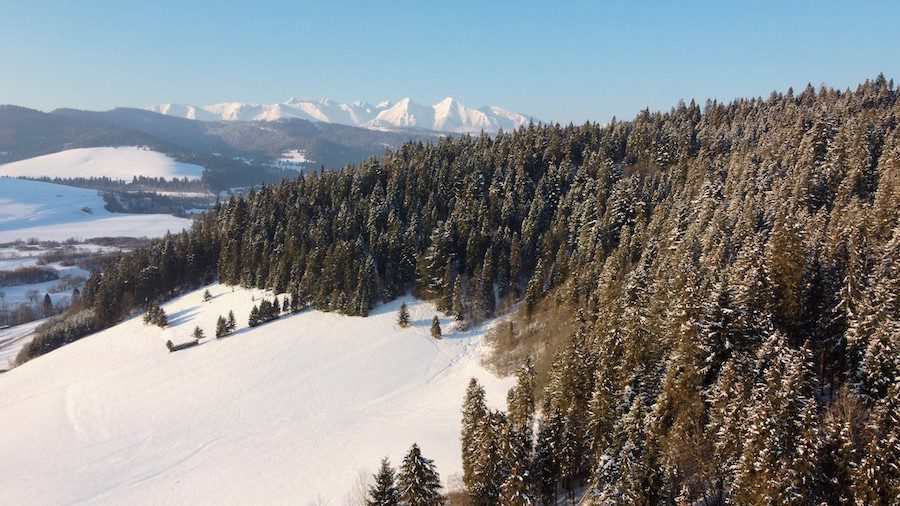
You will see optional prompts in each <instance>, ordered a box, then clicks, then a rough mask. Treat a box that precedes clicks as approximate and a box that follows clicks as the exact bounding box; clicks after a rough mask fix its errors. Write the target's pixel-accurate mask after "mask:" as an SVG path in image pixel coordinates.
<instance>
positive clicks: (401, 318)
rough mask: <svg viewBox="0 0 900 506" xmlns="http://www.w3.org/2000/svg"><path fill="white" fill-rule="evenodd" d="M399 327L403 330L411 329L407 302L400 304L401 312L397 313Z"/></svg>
mask: <svg viewBox="0 0 900 506" xmlns="http://www.w3.org/2000/svg"><path fill="white" fill-rule="evenodd" d="M397 325H399V326H400V327H402V328H406V327H409V309H407V308H406V302H401V303H400V311H399V312H398V313H397Z"/></svg>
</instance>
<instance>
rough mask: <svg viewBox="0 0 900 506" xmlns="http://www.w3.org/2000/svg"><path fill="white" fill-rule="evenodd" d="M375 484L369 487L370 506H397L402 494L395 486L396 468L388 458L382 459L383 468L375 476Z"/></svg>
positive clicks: (368, 502)
mask: <svg viewBox="0 0 900 506" xmlns="http://www.w3.org/2000/svg"><path fill="white" fill-rule="evenodd" d="M374 478H375V483H374V484H373V485H371V486H370V487H369V495H368V497H367V498H366V504H367V505H368V506H397V505H398V504H399V500H400V494H399V493H398V492H397V486H396V485H395V484H394V468H392V467H391V463H390V462H389V461H388V459H387V457H385V458H383V459H381V467H380V468H379V469H378V472H377V473H375V475H374Z"/></svg>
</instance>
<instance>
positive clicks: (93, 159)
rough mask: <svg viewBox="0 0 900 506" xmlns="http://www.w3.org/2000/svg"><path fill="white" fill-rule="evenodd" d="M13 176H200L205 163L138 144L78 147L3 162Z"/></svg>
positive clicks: (0, 171) (1, 172)
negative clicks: (138, 145) (190, 160)
mask: <svg viewBox="0 0 900 506" xmlns="http://www.w3.org/2000/svg"><path fill="white" fill-rule="evenodd" d="M0 175H3V176H11V177H35V178H36V177H44V176H46V177H51V178H53V177H60V178H74V177H86V178H87V177H104V176H106V177H108V178H111V179H121V180H125V181H131V179H132V178H133V177H134V176H144V177H162V178H166V179H173V178H178V179H183V178H188V179H200V176H202V175H203V167H201V166H199V165H194V164H191V163H181V162H176V161H175V160H174V159H172V158H170V157H168V156H166V155H165V154H163V153H159V152H156V151H151V150H149V149H146V148H140V147H135V146H129V147H121V148H77V149H68V150H66V151H60V152H58V153H52V154H49V155H43V156H38V157H35V158H29V159H27V160H20V161H18V162H12V163H7V164H4V165H0Z"/></svg>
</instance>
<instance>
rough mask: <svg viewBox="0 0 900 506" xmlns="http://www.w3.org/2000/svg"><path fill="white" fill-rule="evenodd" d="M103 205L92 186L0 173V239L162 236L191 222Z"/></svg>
mask: <svg viewBox="0 0 900 506" xmlns="http://www.w3.org/2000/svg"><path fill="white" fill-rule="evenodd" d="M104 205H105V202H103V198H102V197H101V196H100V195H99V194H98V193H97V191H96V190H88V189H85V188H75V187H72V186H64V185H58V184H53V183H45V182H42V181H29V180H24V179H11V178H0V243H4V242H12V241H15V240H17V239H29V238H32V237H34V238H37V239H41V240H45V241H62V240H65V239H69V238H76V239H86V238H91V237H161V236H163V235H165V234H166V232H172V233H176V232H180V231H181V230H183V229H187V228H190V227H191V220H189V219H186V218H177V217H175V216H172V215H169V214H123V213H111V212H109V211H107V210H106V209H105V208H104V207H103V206H104ZM85 208H87V209H90V212H87V211H85V210H84V209H85Z"/></svg>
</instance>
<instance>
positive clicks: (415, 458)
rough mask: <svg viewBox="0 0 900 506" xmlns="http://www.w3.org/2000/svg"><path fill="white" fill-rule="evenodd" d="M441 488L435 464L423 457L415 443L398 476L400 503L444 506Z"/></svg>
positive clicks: (413, 505) (411, 505) (408, 505)
mask: <svg viewBox="0 0 900 506" xmlns="http://www.w3.org/2000/svg"><path fill="white" fill-rule="evenodd" d="M441 488H442V487H441V480H440V478H439V476H438V473H437V471H436V470H435V468H434V463H433V462H432V461H431V460H428V459H427V458H425V457H423V456H422V451H421V450H420V449H419V446H418V445H417V444H415V443H413V445H412V447H411V448H410V449H409V453H407V454H406V457H405V458H404V459H403V464H402V465H401V466H400V471H399V473H398V474H397V491H398V493H399V494H400V503H401V504H403V505H405V506H437V505H440V504H443V503H444V500H443V497H441V492H440V490H441Z"/></svg>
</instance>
